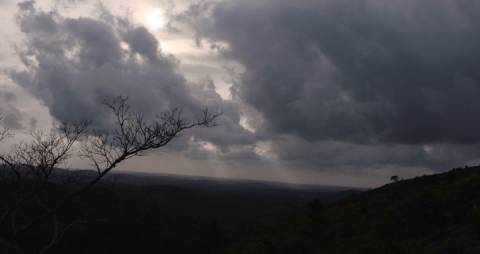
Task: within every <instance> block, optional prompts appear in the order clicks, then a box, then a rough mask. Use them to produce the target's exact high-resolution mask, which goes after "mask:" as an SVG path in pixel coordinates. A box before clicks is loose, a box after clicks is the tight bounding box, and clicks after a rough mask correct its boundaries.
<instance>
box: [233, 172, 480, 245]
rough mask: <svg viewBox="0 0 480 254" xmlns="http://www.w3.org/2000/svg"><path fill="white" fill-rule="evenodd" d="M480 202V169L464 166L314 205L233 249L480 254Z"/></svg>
mask: <svg viewBox="0 0 480 254" xmlns="http://www.w3.org/2000/svg"><path fill="white" fill-rule="evenodd" d="M479 206H480V168H479V167H473V168H465V169H460V168H459V169H454V170H452V171H450V172H448V173H444V174H438V175H432V176H424V177H418V178H415V179H410V180H403V181H400V182H397V183H392V184H388V185H385V186H383V187H381V188H378V189H375V190H371V191H368V192H364V193H359V194H356V195H353V196H351V197H349V198H347V199H345V200H342V201H340V202H338V203H337V204H334V205H331V206H328V207H321V206H317V207H316V208H315V207H313V210H312V214H310V216H307V217H302V216H297V217H296V218H295V219H292V220H290V221H289V222H288V223H286V224H285V225H284V226H279V227H275V228H273V229H271V230H269V231H264V232H258V235H256V236H255V237H252V238H251V239H250V241H249V242H248V243H242V244H240V245H239V246H238V247H236V248H235V249H233V248H232V249H231V252H230V253H480V209H479ZM240 246H241V247H240ZM252 250H253V251H252Z"/></svg>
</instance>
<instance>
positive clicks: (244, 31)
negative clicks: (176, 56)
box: [196, 0, 480, 144]
mask: <svg viewBox="0 0 480 254" xmlns="http://www.w3.org/2000/svg"><path fill="white" fill-rule="evenodd" d="M197 8H198V7H197ZM478 11H480V3H478V1H469V0H463V1H457V0H441V1H432V0H422V1H413V0H407V1H403V0H402V1H377V0H358V1H357V0H339V1H327V0H315V1H310V0H301V1H273V0H261V1H248V0H247V1H227V2H224V3H217V4H215V7H213V11H212V15H211V17H210V19H208V20H205V21H204V22H199V23H198V24H197V27H196V29H197V31H199V35H200V36H203V37H204V38H206V39H208V40H211V41H214V42H224V43H226V44H227V45H228V47H227V48H226V49H225V51H224V55H225V56H226V57H228V58H229V59H233V60H235V61H238V62H239V63H241V64H242V65H243V66H244V68H245V72H244V74H243V75H242V78H241V82H239V85H238V86H236V87H235V89H236V91H238V96H239V97H240V98H241V99H242V100H244V101H245V102H246V103H248V104H249V105H251V106H253V107H254V108H255V109H257V110H258V111H259V112H260V113H262V115H263V116H264V117H265V119H266V122H265V123H266V124H265V125H264V126H263V127H264V129H266V130H268V131H274V132H277V133H280V134H295V135H298V136H300V137H302V138H304V139H307V140H317V141H325V140H326V141H328V140H330V141H340V142H351V143H356V144H384V143H393V144H423V143H437V142H448V143H454V144H472V143H478V142H479V141H480V133H479V132H478V130H479V128H480V121H478V120H476V118H477V117H476V116H478V115H480V104H479V103H478V97H479V96H480V90H479V88H480V50H479V49H478V45H479V44H480V34H479V33H478V27H479V26H480V18H478V16H477V15H474V13H478ZM266 98H268V99H266ZM459 126H462V127H461V128H459Z"/></svg>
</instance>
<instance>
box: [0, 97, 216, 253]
mask: <svg viewBox="0 0 480 254" xmlns="http://www.w3.org/2000/svg"><path fill="white" fill-rule="evenodd" d="M105 105H106V106H107V107H108V108H109V109H110V110H111V112H112V116H113V118H114V124H113V128H112V129H108V130H102V131H99V130H91V128H90V122H80V123H67V124H62V125H61V126H59V127H57V128H53V129H52V130H51V131H50V132H34V133H32V134H31V137H32V139H31V141H29V142H24V143H21V144H19V145H17V146H16V147H14V148H13V149H12V151H11V152H10V153H7V154H4V155H3V154H0V162H1V163H0V169H1V171H0V176H1V178H0V181H1V184H2V185H1V191H3V195H2V201H3V202H2V207H1V210H0V246H3V248H4V249H5V250H6V251H9V252H11V253H24V248H22V242H21V239H22V236H23V235H24V234H26V233H27V232H29V231H31V230H32V229H34V228H35V227H36V226H38V225H48V228H50V237H49V239H48V241H46V242H45V244H44V245H42V246H40V247H39V248H38V249H37V250H35V252H36V253H46V252H47V251H49V250H51V249H52V248H53V247H54V246H55V245H57V244H58V242H59V241H60V240H61V239H62V237H63V236H64V235H65V233H66V232H67V231H68V230H69V229H70V228H71V227H72V226H73V225H74V224H76V223H83V220H81V219H76V220H73V221H68V222H64V221H61V220H59V215H60V211H61V209H62V208H63V207H65V206H66V205H67V204H68V203H69V202H71V201H72V200H74V199H75V198H77V197H78V196H80V195H82V194H84V193H86V192H87V191H89V190H90V189H91V188H93V187H94V186H95V185H96V184H97V183H98V182H99V181H100V180H102V179H103V178H104V177H105V176H106V175H107V174H108V173H109V172H110V171H111V170H113V169H114V168H115V167H116V166H118V165H119V164H120V163H121V162H123V161H125V160H128V159H129V158H132V157H134V156H140V155H144V154H145V153H146V152H148V151H151V150H155V149H158V148H161V147H163V146H165V145H167V144H168V143H170V142H171V141H172V140H173V139H174V138H176V137H177V136H178V135H179V134H180V133H181V132H182V131H184V130H187V129H191V128H194V127H199V126H204V127H213V126H215V120H216V118H217V117H218V116H219V114H218V113H217V114H212V113H210V112H209V111H208V110H204V111H203V113H202V115H201V116H200V117H199V118H198V119H196V120H193V121H187V120H186V119H185V118H184V117H183V115H182V111H181V110H179V109H172V110H169V111H166V112H163V113H162V114H161V115H160V116H158V117H157V118H155V119H153V120H147V119H146V118H145V117H144V116H143V114H141V113H139V112H134V111H133V110H131V107H130V106H129V105H128V103H127V98H124V97H118V98H116V99H113V100H110V101H107V102H105ZM9 133H10V132H9V131H8V130H6V129H2V130H1V131H0V141H3V140H4V139H5V138H7V137H8V136H9ZM77 146H79V147H80V149H79V150H80V156H81V157H82V158H84V159H87V160H88V161H90V162H91V165H92V166H93V168H94V169H95V171H96V176H95V177H94V178H93V179H90V180H88V181H87V182H85V183H83V185H81V186H80V187H79V188H76V189H74V190H73V191H71V192H69V193H67V194H65V195H63V196H61V197H58V196H55V195H54V196H55V197H52V195H49V194H50V192H51V190H49V186H50V184H51V183H52V177H54V176H55V172H56V171H57V170H58V169H59V168H60V167H61V166H62V165H64V163H65V162H67V161H68V159H70V158H71V157H72V156H73V155H74V151H75V149H74V148H75V147H77ZM32 205H33V206H34V207H35V209H37V210H38V212H37V213H38V214H36V217H29V218H27V219H25V216H24V212H25V211H24V210H25V209H24V208H25V207H27V206H28V207H29V208H28V209H32V208H31V207H32ZM19 217H21V219H19ZM0 250H1V249H0Z"/></svg>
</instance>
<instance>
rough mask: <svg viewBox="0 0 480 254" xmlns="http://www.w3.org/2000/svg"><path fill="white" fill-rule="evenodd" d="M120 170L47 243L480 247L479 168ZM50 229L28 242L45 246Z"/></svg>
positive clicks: (267, 248)
mask: <svg viewBox="0 0 480 254" xmlns="http://www.w3.org/2000/svg"><path fill="white" fill-rule="evenodd" d="M143 178H145V177H143ZM112 179H113V178H112ZM122 179H125V177H123V178H122ZM122 179H120V180H118V179H117V180H116V181H113V180H111V179H110V180H107V181H106V182H104V183H103V184H101V185H98V186H97V187H96V188H95V189H93V190H92V191H90V192H88V193H87V194H85V195H83V196H81V197H79V198H78V199H76V200H75V201H74V202H72V203H71V204H70V205H68V206H67V207H65V208H64V209H63V211H62V212H61V213H59V214H61V218H60V221H62V222H64V223H71V224H72V226H71V227H69V228H68V231H67V232H65V234H64V236H63V238H62V240H61V241H60V243H59V245H58V246H56V247H55V248H53V249H51V250H49V252H48V253H89V254H93V253H289V254H290V253H480V210H479V208H478V206H479V202H480V168H468V169H455V170H452V171H450V172H448V173H445V174H439V175H434V176H425V177H419V178H415V179H411V180H402V181H398V182H396V183H392V184H388V185H386V186H383V187H381V188H378V189H374V190H370V191H365V192H358V191H346V190H334V189H328V190H327V189H311V188H290V187H291V186H290V187H289V186H287V187H285V186H275V185H267V186H265V185H261V184H252V183H236V184H225V183H223V184H222V183H214V182H208V181H207V182H205V181H203V182H202V181H197V182H196V183H195V184H190V185H188V184H178V182H176V183H177V184H175V186H174V185H172V182H169V183H167V184H160V183H155V181H140V180H138V179H136V180H132V181H129V180H122ZM132 179H134V178H132ZM76 182H78V180H77V181H76ZM67 186H68V187H67ZM1 188H2V192H0V193H8V191H4V190H5V188H8V186H2V187H1ZM68 188H72V186H71V185H63V184H52V185H51V187H50V188H49V194H48V195H52V196H55V195H57V194H58V193H62V192H65V191H67V190H68ZM0 195H2V194H0ZM1 198H2V199H4V198H8V197H4V195H2V196H1ZM315 200H317V201H315ZM26 211H28V210H26ZM32 211H34V210H32ZM19 216H25V217H28V216H34V214H21V215H19ZM46 229H48V227H47V228H46ZM47 231H48V230H44V229H42V227H41V226H40V227H37V228H36V229H35V230H34V231H31V232H30V233H29V234H28V235H24V236H22V238H21V241H22V242H21V243H20V245H22V246H25V250H27V251H28V249H29V248H30V247H31V249H32V250H34V249H37V248H36V247H35V246H36V245H37V244H38V245H41V244H42V243H43V241H44V240H45V239H49V233H50V232H47ZM0 253H5V251H0ZM27 253H28V252H27Z"/></svg>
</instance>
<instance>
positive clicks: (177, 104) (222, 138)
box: [10, 1, 253, 146]
mask: <svg viewBox="0 0 480 254" xmlns="http://www.w3.org/2000/svg"><path fill="white" fill-rule="evenodd" d="M19 9H20V10H19V14H18V23H19V26H20V28H21V31H22V32H23V34H24V36H25V39H24V41H23V43H22V44H21V46H20V47H19V57H20V59H21V60H22V63H23V65H24V67H25V70H22V71H18V70H15V71H11V72H10V77H11V78H12V79H13V80H14V82H16V83H17V84H18V85H20V86H22V87H23V88H25V89H26V90H27V91H29V92H30V93H32V94H33V95H34V96H35V97H36V98H38V99H39V100H41V101H42V102H43V103H44V104H45V105H46V106H47V107H48V109H49V111H50V114H51V115H52V116H53V117H54V118H55V119H57V120H59V121H78V120H83V119H89V120H92V121H93V122H94V123H95V124H97V125H98V126H100V127H108V123H107V120H108V119H109V117H108V112H106V110H105V109H106V108H104V107H102V102H103V101H104V100H106V99H111V98H114V97H116V96H128V97H129V103H130V104H131V105H132V106H133V107H134V109H135V110H138V111H140V112H142V114H144V115H145V116H146V117H155V116H156V115H159V114H161V112H163V111H165V110H168V109H172V108H181V109H182V110H183V113H184V115H185V117H186V118H188V119H192V120H194V119H195V117H196V116H199V115H201V113H202V110H203V109H205V108H209V109H210V110H212V111H221V112H223V115H222V116H221V118H220V119H219V120H218V122H219V124H220V125H219V126H220V127H219V128H218V132H217V133H216V135H211V134H209V133H207V132H205V131H202V130H197V131H196V137H195V138H196V139H200V140H208V142H211V143H214V144H218V145H227V144H228V145H235V144H245V143H251V142H252V141H253V139H252V137H250V136H251V135H250V133H249V132H247V131H246V130H244V129H243V128H242V127H241V126H240V125H239V121H240V113H239V109H238V105H236V104H235V103H233V102H227V101H223V99H222V98H221V97H220V96H219V95H218V94H217V93H216V92H215V90H214V89H215V87H214V84H211V85H202V84H191V83H189V82H188V81H187V80H186V78H185V77H184V76H183V74H182V73H180V72H179V70H178V60H177V59H176V58H175V57H174V56H172V55H169V54H166V53H163V52H162V51H161V48H160V42H159V41H158V40H157V39H156V37H155V36H154V35H153V34H151V33H150V32H149V31H148V30H147V29H146V28H145V27H143V26H135V25H133V24H131V23H130V22H129V20H128V19H126V18H122V17H117V16H114V15H112V14H111V13H109V12H108V10H106V9H104V8H101V10H100V11H101V15H99V17H98V18H91V17H79V18H68V17H63V16H62V15H61V14H60V13H58V12H55V11H51V12H46V11H42V10H38V9H36V8H35V3H34V2H33V1H30V2H24V3H21V4H19ZM186 140H187V139H186ZM186 145H187V144H183V146H186ZM180 146H182V145H180Z"/></svg>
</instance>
